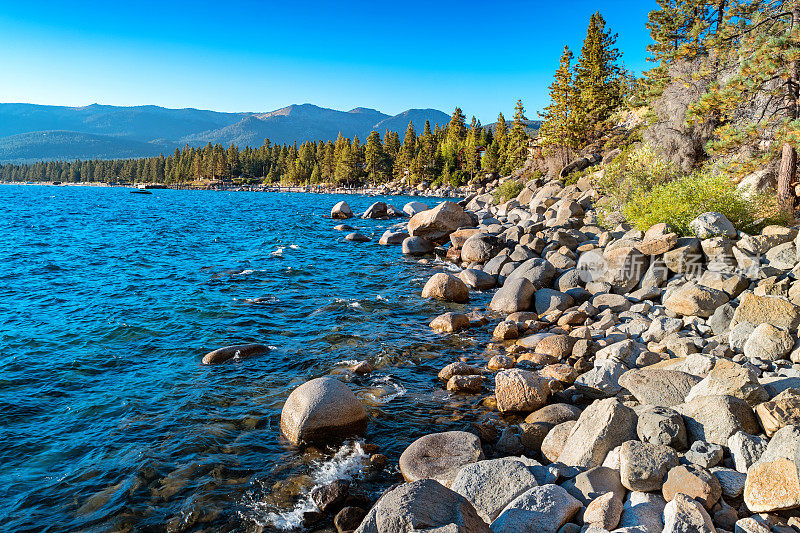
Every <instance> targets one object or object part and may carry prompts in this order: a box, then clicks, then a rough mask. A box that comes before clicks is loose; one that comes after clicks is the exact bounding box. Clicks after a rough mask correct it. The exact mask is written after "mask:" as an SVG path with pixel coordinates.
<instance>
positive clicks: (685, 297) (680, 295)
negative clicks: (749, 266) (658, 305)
mask: <svg viewBox="0 0 800 533" xmlns="http://www.w3.org/2000/svg"><path fill="white" fill-rule="evenodd" d="M728 300H729V298H728V295H727V294H725V293H724V292H722V291H718V290H716V289H711V288H708V287H703V286H702V285H697V284H695V283H687V284H685V285H683V286H682V287H681V288H679V289H677V290H676V291H674V292H672V293H671V294H670V296H669V298H667V299H666V301H665V302H664V305H665V306H666V308H667V309H669V310H670V311H672V312H673V313H676V314H678V315H682V316H699V317H702V318H708V317H710V316H711V315H713V314H714V311H716V310H717V307H719V306H721V305H723V304H726V303H727V302H728Z"/></svg>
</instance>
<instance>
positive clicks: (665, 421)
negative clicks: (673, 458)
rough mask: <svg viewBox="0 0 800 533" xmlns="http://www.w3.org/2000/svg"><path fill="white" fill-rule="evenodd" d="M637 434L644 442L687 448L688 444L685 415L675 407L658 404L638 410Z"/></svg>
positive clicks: (681, 448) (678, 448) (680, 448)
mask: <svg viewBox="0 0 800 533" xmlns="http://www.w3.org/2000/svg"><path fill="white" fill-rule="evenodd" d="M637 414H638V422H637V424H636V434H637V435H638V436H639V439H640V440H641V441H642V442H649V443H650V444H660V445H662V446H669V447H671V448H674V449H676V450H685V449H686V447H687V446H688V442H687V439H686V426H684V424H683V417H682V416H681V415H680V414H679V413H678V412H677V411H675V410H674V409H670V408H668V407H661V406H656V405H651V406H645V407H644V408H642V409H639V410H637Z"/></svg>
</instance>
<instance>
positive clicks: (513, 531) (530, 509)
mask: <svg viewBox="0 0 800 533" xmlns="http://www.w3.org/2000/svg"><path fill="white" fill-rule="evenodd" d="M580 508H581V503H580V502H579V501H578V500H576V499H575V498H573V497H572V496H570V495H569V493H568V492H567V491H566V490H564V489H563V488H562V487H559V486H558V485H541V486H538V487H533V488H532V489H529V490H528V491H526V492H524V493H523V494H521V495H520V496H518V497H517V498H516V499H514V501H512V502H511V503H509V504H508V506H507V507H506V508H505V509H503V512H502V513H500V516H498V517H497V519H496V520H495V521H494V522H492V526H491V530H492V533H556V532H557V531H558V530H559V528H561V526H563V525H564V524H566V523H567V522H568V521H569V520H570V519H571V518H572V517H573V516H575V513H577V512H578V511H579V510H580Z"/></svg>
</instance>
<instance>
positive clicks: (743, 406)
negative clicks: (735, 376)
mask: <svg viewBox="0 0 800 533" xmlns="http://www.w3.org/2000/svg"><path fill="white" fill-rule="evenodd" d="M675 410H676V411H678V412H679V413H680V414H681V415H683V422H684V424H686V430H687V432H688V433H689V436H690V437H691V440H692V441H695V440H702V441H706V442H712V443H714V444H719V445H720V446H727V445H728V439H729V438H730V437H731V435H733V434H735V433H736V432H737V431H744V432H745V433H750V434H756V433H758V422H757V421H756V417H755V413H753V410H752V409H751V408H750V406H749V405H747V402H745V401H744V400H741V399H739V398H734V397H733V396H701V397H699V398H695V399H693V400H692V401H690V402H686V403H683V404H680V405H676V406H675Z"/></svg>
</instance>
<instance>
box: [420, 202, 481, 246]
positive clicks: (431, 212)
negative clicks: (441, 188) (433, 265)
mask: <svg viewBox="0 0 800 533" xmlns="http://www.w3.org/2000/svg"><path fill="white" fill-rule="evenodd" d="M473 225H474V224H473V221H472V217H470V216H469V215H468V214H467V213H466V211H464V209H463V208H462V207H461V206H460V205H458V204H456V203H453V202H442V203H441V204H439V205H437V206H436V207H434V208H433V209H428V210H427V211H422V212H420V213H417V214H416V215H414V216H413V217H411V220H409V221H408V233H409V234H410V235H411V236H412V237H424V238H425V239H428V240H429V241H439V240H441V239H444V238H445V237H447V236H448V235H450V234H451V233H453V232H454V231H455V230H457V229H458V228H461V227H464V226H467V227H472V226H473Z"/></svg>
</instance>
